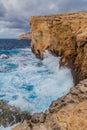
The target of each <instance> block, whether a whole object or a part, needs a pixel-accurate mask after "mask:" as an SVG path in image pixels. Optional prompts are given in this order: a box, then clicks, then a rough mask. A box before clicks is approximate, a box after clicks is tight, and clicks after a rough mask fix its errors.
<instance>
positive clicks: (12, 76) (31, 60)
mask: <svg viewBox="0 0 87 130" xmlns="http://www.w3.org/2000/svg"><path fill="white" fill-rule="evenodd" d="M30 42H31V41H30V40H18V39H0V100H3V101H4V102H6V103H7V104H10V105H12V106H15V107H16V108H18V109H21V110H22V111H28V112H30V113H31V114H33V113H38V112H44V111H45V110H47V109H48V108H49V106H50V105H51V103H52V101H53V100H56V99H58V98H60V97H61V96H64V95H65V94H67V93H68V92H69V90H70V88H71V87H73V85H74V82H73V77H72V74H71V70H70V69H69V68H66V67H60V65H59V62H60V57H55V56H53V55H51V54H50V52H48V51H47V50H46V51H45V52H44V59H43V60H40V59H38V58H36V56H35V55H34V54H33V53H32V50H31V47H30ZM0 130H11V127H10V126H9V127H8V128H4V127H3V126H1V127H0Z"/></svg>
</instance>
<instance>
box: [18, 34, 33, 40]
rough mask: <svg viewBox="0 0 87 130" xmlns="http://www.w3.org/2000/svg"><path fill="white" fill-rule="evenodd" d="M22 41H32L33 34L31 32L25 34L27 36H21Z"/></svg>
mask: <svg viewBox="0 0 87 130" xmlns="http://www.w3.org/2000/svg"><path fill="white" fill-rule="evenodd" d="M19 38H20V39H32V34H31V32H28V33H25V34H21V35H20V36H19Z"/></svg>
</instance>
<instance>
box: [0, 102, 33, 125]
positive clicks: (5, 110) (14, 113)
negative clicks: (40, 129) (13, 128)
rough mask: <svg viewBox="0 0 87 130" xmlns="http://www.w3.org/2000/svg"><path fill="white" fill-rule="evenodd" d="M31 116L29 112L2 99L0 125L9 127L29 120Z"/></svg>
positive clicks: (0, 103)
mask: <svg viewBox="0 0 87 130" xmlns="http://www.w3.org/2000/svg"><path fill="white" fill-rule="evenodd" d="M30 118H31V116H30V114H29V113H27V112H22V111H20V110H18V109H16V108H15V107H12V106H10V105H7V104H6V103H4V102H3V101H1V100H0V126H1V125H3V126H4V127H7V126H9V125H14V124H16V123H19V122H23V121H24V119H27V120H29V119H30Z"/></svg>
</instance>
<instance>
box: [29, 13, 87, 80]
mask: <svg viewBox="0 0 87 130" xmlns="http://www.w3.org/2000/svg"><path fill="white" fill-rule="evenodd" d="M30 26H31V29H32V43H31V47H32V51H33V52H34V53H35V54H36V55H37V56H38V57H40V58H43V52H44V51H45V50H46V49H48V50H49V51H50V52H51V53H53V54H54V55H57V56H61V61H60V62H61V63H60V64H61V65H64V66H68V67H71V68H72V70H73V71H72V72H74V73H73V74H75V76H74V77H75V79H76V82H78V81H80V80H82V79H85V78H87V12H79V13H66V14H58V15H51V16H39V17H35V16H33V17H31V19H30Z"/></svg>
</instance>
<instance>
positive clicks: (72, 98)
mask: <svg viewBox="0 0 87 130" xmlns="http://www.w3.org/2000/svg"><path fill="white" fill-rule="evenodd" d="M13 130H87V79H86V80H83V81H81V82H80V83H79V84H78V85H77V86H75V87H73V88H72V89H71V90H70V92H69V93H68V94H67V95H66V96H64V97H62V98H60V99H58V100H56V101H53V102H52V104H51V106H50V108H49V109H48V110H47V111H46V112H45V113H41V114H40V113H39V114H34V115H33V116H32V117H31V119H30V120H27V121H25V122H24V123H23V124H20V125H18V126H17V127H15V128H14V129H13Z"/></svg>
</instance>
